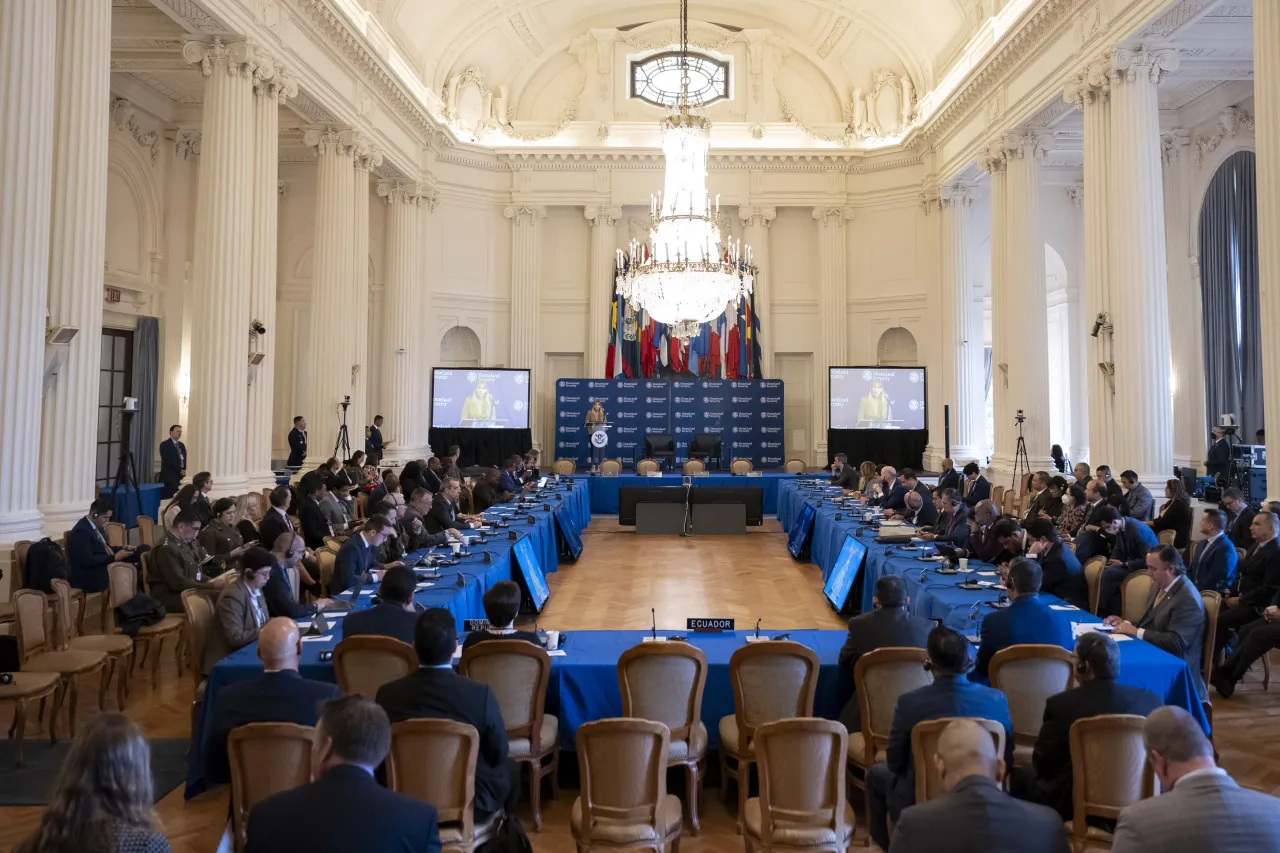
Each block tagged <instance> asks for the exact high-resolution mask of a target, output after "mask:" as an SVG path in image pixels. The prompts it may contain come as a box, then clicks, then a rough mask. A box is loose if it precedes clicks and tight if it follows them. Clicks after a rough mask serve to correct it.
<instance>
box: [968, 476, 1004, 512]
mask: <svg viewBox="0 0 1280 853" xmlns="http://www.w3.org/2000/svg"><path fill="white" fill-rule="evenodd" d="M968 482H969V481H968V480H965V483H966V484H967V483H968ZM1004 493H1005V488H1004V486H992V487H991V503H992V504H993V505H995V508H996V511H997V512H1003V511H1004Z"/></svg>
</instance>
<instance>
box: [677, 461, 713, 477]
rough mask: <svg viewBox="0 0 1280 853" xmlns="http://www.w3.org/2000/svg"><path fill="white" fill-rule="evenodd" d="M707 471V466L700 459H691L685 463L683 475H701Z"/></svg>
mask: <svg viewBox="0 0 1280 853" xmlns="http://www.w3.org/2000/svg"><path fill="white" fill-rule="evenodd" d="M706 470H707V466H706V465H705V464H703V463H702V461H701V460H699V459H690V460H689V461H687V462H685V463H684V468H683V473H685V474H701V473H702V472H704V471H706Z"/></svg>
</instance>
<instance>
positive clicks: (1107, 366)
mask: <svg viewBox="0 0 1280 853" xmlns="http://www.w3.org/2000/svg"><path fill="white" fill-rule="evenodd" d="M1098 369H1099V370H1101V371H1102V375H1103V376H1105V377H1107V384H1108V385H1110V386H1111V394H1112V396H1115V393H1116V365H1115V362H1113V361H1100V362H1098Z"/></svg>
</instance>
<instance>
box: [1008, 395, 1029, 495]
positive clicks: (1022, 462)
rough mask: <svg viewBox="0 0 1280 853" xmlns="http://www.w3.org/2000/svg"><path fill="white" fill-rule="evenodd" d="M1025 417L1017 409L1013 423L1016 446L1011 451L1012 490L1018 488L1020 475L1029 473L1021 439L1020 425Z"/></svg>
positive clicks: (1025, 449) (1024, 443)
mask: <svg viewBox="0 0 1280 853" xmlns="http://www.w3.org/2000/svg"><path fill="white" fill-rule="evenodd" d="M1026 419H1027V416H1026V415H1024V414H1022V409H1018V414H1017V415H1015V416H1014V421H1015V422H1016V423H1017V424H1018V444H1017V446H1016V447H1015V448H1014V451H1013V483H1012V484H1011V485H1012V488H1014V489H1017V488H1018V482H1019V478H1020V476H1021V475H1020V474H1019V472H1021V474H1030V473H1031V462H1030V460H1028V459H1027V442H1026V439H1024V438H1023V437H1022V423H1023V421H1025V420H1026Z"/></svg>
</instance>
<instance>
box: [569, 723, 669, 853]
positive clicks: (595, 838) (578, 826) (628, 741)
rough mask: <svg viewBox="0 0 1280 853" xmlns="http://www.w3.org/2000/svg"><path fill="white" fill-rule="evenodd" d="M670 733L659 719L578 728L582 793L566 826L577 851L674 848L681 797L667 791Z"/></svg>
mask: <svg viewBox="0 0 1280 853" xmlns="http://www.w3.org/2000/svg"><path fill="white" fill-rule="evenodd" d="M669 738H670V733H669V732H668V730H667V727H666V726H664V725H663V724H662V723H658V722H654V721H652V720H637V719H632V718H621V719H612V720H595V721H594V722H590V723H586V724H585V725H583V726H581V727H579V729H578V739H577V747H578V774H579V777H580V779H581V785H582V796H580V797H578V799H576V800H574V803H573V811H572V813H571V814H570V817H569V831H570V832H571V833H572V834H573V840H574V841H575V842H576V843H577V846H578V851H579V853H590V851H592V850H621V849H626V850H637V849H639V850H652V851H654V853H663V851H665V850H667V849H668V847H670V849H671V853H676V850H677V849H678V843H679V839H680V828H681V823H682V819H681V813H680V799H679V798H678V797H674V796H672V795H670V794H668V793H667V762H668V758H669V756H668V751H669V747H670V740H669Z"/></svg>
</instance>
